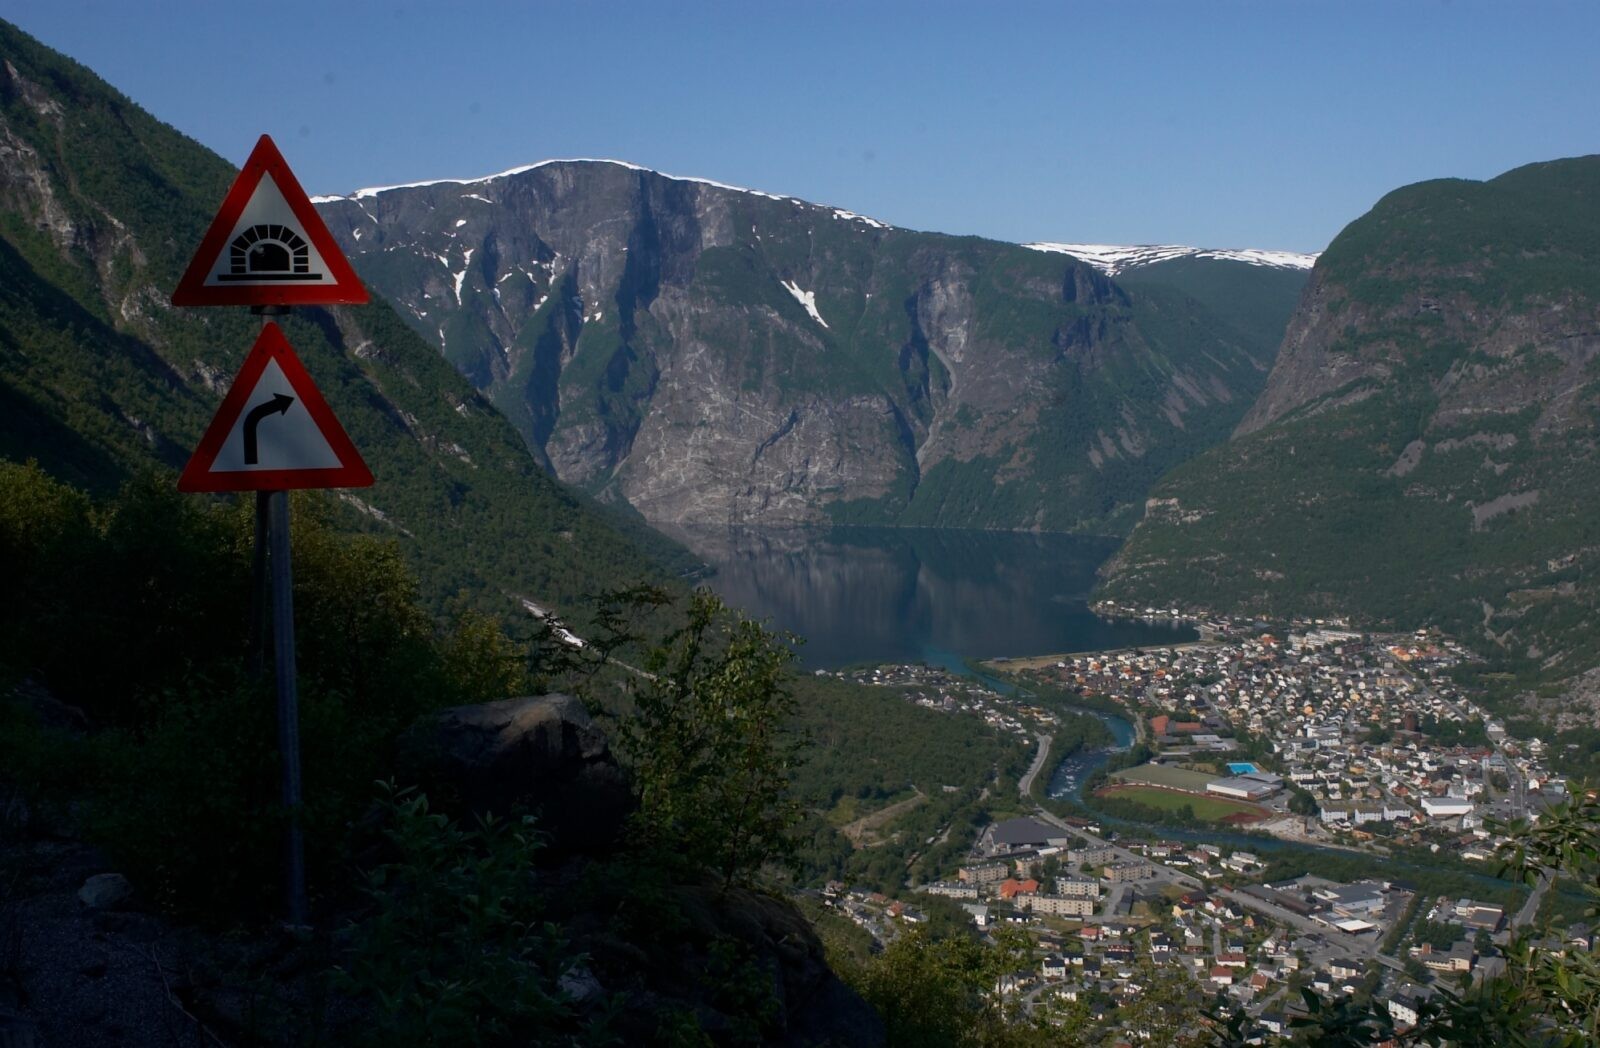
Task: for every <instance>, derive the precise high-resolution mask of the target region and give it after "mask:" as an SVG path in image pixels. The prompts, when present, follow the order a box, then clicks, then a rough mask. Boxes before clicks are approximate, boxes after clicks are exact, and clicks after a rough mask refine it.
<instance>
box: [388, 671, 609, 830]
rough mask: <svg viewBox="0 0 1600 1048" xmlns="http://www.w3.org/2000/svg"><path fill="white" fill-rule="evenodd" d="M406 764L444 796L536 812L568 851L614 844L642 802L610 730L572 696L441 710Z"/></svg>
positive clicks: (487, 808)
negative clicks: (635, 801) (614, 751)
mask: <svg viewBox="0 0 1600 1048" xmlns="http://www.w3.org/2000/svg"><path fill="white" fill-rule="evenodd" d="M401 769H402V772H403V774H404V776H405V777H406V778H408V779H411V780H413V781H415V782H417V783H418V784H419V785H421V786H422V787H423V788H424V789H426V790H428V791H429V792H430V795H432V796H434V797H436V798H437V799H438V800H439V801H441V802H443V803H449V802H451V801H456V802H459V803H460V805H462V806H463V807H464V808H465V809H467V810H468V811H471V812H475V813H495V814H504V813H506V812H509V811H512V810H518V809H520V810H525V811H529V812H532V813H533V814H535V815H537V816H538V818H539V828H540V830H542V831H543V832H544V833H546V834H548V835H549V839H550V845H551V851H552V853H554V854H558V855H559V854H567V853H572V852H585V853H598V852H604V851H607V850H609V849H610V848H611V847H612V846H613V845H614V844H615V843H616V842H617V838H618V836H619V834H620V832H621V829H622V824H623V821H624V820H625V819H626V818H627V816H628V813H629V811H630V810H631V806H632V794H631V793H630V791H629V789H628V784H627V780H626V778H625V777H624V776H623V773H622V769H621V767H620V766H618V764H617V762H616V759H615V758H613V757H612V755H611V748H610V746H609V745H608V744H607V742H606V737H605V733H604V732H602V731H601V730H600V728H599V727H598V726H597V725H596V724H595V723H594V721H593V720H592V719H591V718H590V717H589V714H588V711H586V710H585V709H584V708H583V703H581V702H579V701H578V700H577V699H575V698H573V697H572V696H570V695H534V696H527V697H524V698H519V699H504V700H502V701H500V702H488V703H483V704H482V705H477V706H456V707H452V708H450V709H446V710H440V711H439V712H438V713H437V714H434V715H432V716H430V717H427V718H425V719H424V720H422V721H420V722H419V723H418V724H417V725H415V726H414V727H413V728H412V729H411V731H410V732H408V733H407V735H406V737H405V738H404V739H403V740H402V744H401Z"/></svg>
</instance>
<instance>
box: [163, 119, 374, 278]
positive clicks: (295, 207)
mask: <svg viewBox="0 0 1600 1048" xmlns="http://www.w3.org/2000/svg"><path fill="white" fill-rule="evenodd" d="M365 301H367V289H366V288H365V287H363V286H362V284H361V281H360V280H359V279H358V278H357V277H356V274H355V270H353V269H351V268H350V263H349V262H348V261H347V260H346V259H345V257H344V253H343V252H342V251H340V250H339V245H338V244H336V243H334V240H333V236H332V235H331V234H329V232H328V227H327V226H325V225H324V224H323V222H322V219H321V218H320V217H319V216H318V215H317V210H316V208H314V207H312V206H311V201H310V200H309V199H308V198H307V197H306V194H305V190H303V189H301V188H300V183H299V181H297V180H296V179H295V177H294V172H292V171H290V170H289V165H288V164H287V163H285V162H284V159H283V155H282V154H281V153H279V152H278V147H277V146H275V145H273V143H272V139H271V138H270V137H268V136H267V135H262V136H261V139H260V141H258V142H257V143H256V147H255V149H254V150H252V151H251V153H250V159H249V160H247V161H245V165H244V168H243V169H242V170H241V171H240V172H239V177H238V178H236V179H234V182H233V188H231V189H229V190H228V195H227V197H226V199H224V200H223V202H222V207H221V209H220V210H219V211H218V212H217V217H216V218H214V219H212V221H211V227H210V228H209V229H208V230H206V235H205V238H204V239H203V240H201V241H200V249H199V250H198V251H196V252H195V256H194V261H192V262H190V263H189V268H188V269H187V270H186V271H185V272H184V274H183V279H182V280H180V281H179V282H178V287H177V290H176V291H174V292H173V293H172V304H173V305H175V306H312V305H333V304H336V303H361V302H365Z"/></svg>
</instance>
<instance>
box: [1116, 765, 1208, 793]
mask: <svg viewBox="0 0 1600 1048" xmlns="http://www.w3.org/2000/svg"><path fill="white" fill-rule="evenodd" d="M1111 777H1112V778H1113V779H1116V780H1117V781H1119V782H1128V783H1145V784H1147V785H1150V786H1170V787H1171V788H1172V789H1175V790H1188V791H1189V792H1190V793H1204V792H1206V783H1208V782H1215V781H1216V780H1217V779H1218V778H1219V777H1220V776H1216V775H1207V774H1206V773H1205V772H1200V771H1189V770H1188V769H1186V768H1174V767H1172V766H1170V765H1166V764H1141V765H1139V766H1138V767H1137V768H1127V769H1125V770H1123V771H1119V772H1113V773H1112V775H1111Z"/></svg>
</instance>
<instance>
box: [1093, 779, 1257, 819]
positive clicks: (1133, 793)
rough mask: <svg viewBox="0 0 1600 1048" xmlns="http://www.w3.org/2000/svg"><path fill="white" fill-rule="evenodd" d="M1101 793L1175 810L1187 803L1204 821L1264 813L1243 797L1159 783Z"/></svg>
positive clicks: (1148, 806)
mask: <svg viewBox="0 0 1600 1048" xmlns="http://www.w3.org/2000/svg"><path fill="white" fill-rule="evenodd" d="M1100 793H1101V795H1102V796H1106V797H1116V798H1118V799H1120V800H1126V801H1133V802H1135V803H1137V804H1142V805H1144V806H1145V807H1146V808H1155V809H1157V810H1159V811H1177V810H1178V809H1180V808H1182V807H1184V806H1185V805H1188V807H1189V808H1190V809H1191V810H1192V811H1193V812H1194V814H1195V818H1197V819H1204V820H1205V821H1207V822H1219V821H1221V820H1222V819H1226V818H1227V817H1228V816H1230V815H1258V816H1259V815H1265V814H1266V812H1265V811H1264V810H1263V809H1261V808H1258V807H1257V806H1256V805H1254V804H1246V803H1245V802H1244V801H1230V800H1227V799H1226V798H1223V797H1202V796H1201V795H1199V794H1197V793H1179V792H1177V791H1176V790H1168V789H1162V788H1161V787H1159V786H1108V787H1106V788H1105V789H1103V790H1101V791H1100Z"/></svg>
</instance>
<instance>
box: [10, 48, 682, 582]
mask: <svg viewBox="0 0 1600 1048" xmlns="http://www.w3.org/2000/svg"><path fill="white" fill-rule="evenodd" d="M0 55H4V57H5V59H6V60H7V61H8V62H9V63H11V65H12V66H13V67H14V68H15V69H16V70H17V73H18V76H17V77H12V76H10V75H9V74H7V75H5V76H4V77H3V78H0V106H3V108H0V115H3V118H4V121H5V125H6V127H7V128H8V129H9V130H10V132H11V133H12V134H14V135H16V136H17V137H18V138H20V139H21V140H22V141H24V142H25V143H27V144H28V146H30V147H31V149H32V150H33V151H34V152H35V153H36V154H37V157H38V158H39V160H38V163H39V165H40V167H41V170H42V171H43V172H44V175H45V179H46V184H47V185H48V192H49V195H50V206H51V207H52V208H54V209H55V213H56V214H57V215H58V216H60V217H64V218H65V220H66V221H67V222H70V224H71V227H72V230H73V232H72V234H70V236H68V237H66V238H60V237H58V236H53V235H52V234H51V233H50V232H48V231H47V230H46V229H44V228H42V227H41V222H40V215H41V214H42V213H43V212H44V210H45V209H44V207H43V206H42V205H41V203H40V200H39V198H38V197H37V196H32V195H29V193H28V192H26V191H25V190H19V189H18V188H17V185H16V184H15V183H12V184H10V185H8V186H6V190H7V192H6V195H5V197H3V198H0V202H3V204H4V207H3V208H0V406H3V407H4V408H5V409H6V410H4V411H3V412H0V454H3V455H5V456H6V457H8V458H13V459H20V458H26V457H31V458H37V459H38V460H39V461H40V462H41V463H42V464H44V465H45V466H46V467H47V468H49V469H50V470H51V471H52V472H54V473H56V474H57V475H59V476H62V477H64V478H66V479H69V480H71V481H72V482H74V483H76V484H79V485H82V486H84V487H87V488H90V489H99V490H104V489H106V488H109V487H113V486H115V485H117V484H118V483H120V482H121V481H122V480H124V479H125V478H127V477H128V476H130V475H132V474H134V473H137V472H139V471H141V470H146V469H150V468H165V469H172V468H176V467H178V466H180V465H181V464H182V462H183V461H184V459H185V458H186V455H187V451H188V449H189V448H190V447H192V445H193V443H194V441H195V440H196V439H197V438H198V436H199V434H200V431H201V430H202V429H203V427H204V425H205V423H206V421H207V420H208V418H209V416H210V414H211V412H212V411H213V410H214V407H215V404H216V402H217V400H218V399H219V398H220V393H221V387H220V385H219V384H225V383H226V382H227V380H228V377H229V376H230V375H231V374H232V372H233V371H234V370H235V369H236V368H237V366H238V364H239V362H240V361H241V360H242V359H243V355H244V353H245V351H246V350H247V349H248V348H249V346H250V344H251V342H252V341H253V339H254V335H255V327H256V322H255V321H253V320H252V319H251V318H249V317H248V316H247V315H245V311H244V310H242V309H237V310H218V309H214V310H205V311H201V310H172V309H171V308H170V307H168V306H167V305H166V302H165V296H166V293H167V292H168V290H169V289H170V288H171V287H172V286H173V285H174V284H175V283H176V280H177V276H178V274H179V272H180V271H181V268H182V266H183V265H184V264H185V263H186V262H187V260H188V254H189V252H190V251H191V250H192V248H193V246H194V245H195V244H196V243H198V241H199V238H200V234H201V233H202V232H203V230H204V227H205V225H206V223H207V222H208V221H209V220H210V217H211V215H212V213H213V211H214V209H215V207H216V206H217V204H218V202H220V200H221V199H222V196H223V194H224V192H225V190H226V189H227V186H228V185H229V183H230V182H231V180H232V178H233V174H234V172H233V169H232V168H231V167H230V165H228V164H227V163H226V162H225V161H224V160H222V158H220V157H218V156H216V155H215V154H213V153H211V152H209V151H208V150H206V149H204V148H203V147H201V146H199V145H198V144H196V143H195V142H193V141H192V140H190V139H188V138H186V137H184V136H183V135H181V134H179V133H178V132H176V131H175V130H173V129H172V128H170V127H168V126H166V125H164V124H162V123H160V122H159V121H157V120H155V119H154V118H152V117H151V116H150V115H149V114H147V113H145V112H144V111H143V110H141V109H139V108H138V107H137V106H135V105H134V104H133V103H132V102H130V101H129V100H128V99H127V98H126V97H124V96H122V95H120V94H119V93H117V92H116V91H115V90H114V89H112V88H111V87H110V86H108V85H107V84H105V83H104V82H103V81H101V80H99V79H98V78H96V77H95V76H94V75H93V74H92V73H90V72H89V71H88V70H86V69H84V68H83V67H82V66H79V65H77V64H76V63H73V62H72V61H70V60H68V59H66V58H64V57H62V56H60V55H58V54H55V53H54V52H51V51H50V50H49V49H47V48H45V47H43V46H42V45H40V44H38V43H37V42H36V41H34V40H32V39H31V38H29V37H27V36H26V35H25V34H23V33H21V32H20V31H18V30H16V29H15V28H13V27H11V26H9V25H6V24H4V23H0ZM63 239H65V243H63ZM284 328H285V331H286V333H287V334H288V336H289V339H290V341H291V343H292V344H293V345H294V346H295V347H296V349H297V350H298V352H299V353H300V355H301V357H302V359H303V360H304V361H305V363H306V365H307V367H308V369H309V370H310V371H311V373H312V376H313V377H314V378H315V380H316V381H317V383H318V384H319V386H320V387H321V389H322V391H323V392H324V394H325V395H326V396H327V397H328V400H329V402H330V403H331V404H332V405H333V407H334V409H335V411H336V412H337V414H338V415H339V417H340V419H341V420H342V422H343V423H344V425H345V427H346V428H347V429H348V430H349V431H350V434H351V436H352V438H353V439H354V440H355V441H356V443H357V445H358V446H359V447H360V448H361V449H362V451H363V454H364V455H365V457H366V458H367V459H368V462H369V464H370V465H371V466H372V467H373V470H374V472H375V474H376V475H377V478H378V483H377V484H376V486H374V487H373V488H371V489H370V490H368V491H364V492H360V493H359V495H360V497H361V498H362V499H363V500H364V501H365V502H366V503H368V504H369V505H371V506H373V507H376V509H378V510H379V511H381V512H382V513H383V514H384V515H385V517H384V522H383V523H377V522H376V520H375V518H373V517H371V516H367V515H361V514H357V513H356V512H354V511H346V516H347V522H348V523H349V524H351V525H352V526H366V527H372V528H375V529H377V530H380V531H382V532H385V533H387V534H391V535H394V536H395V537H397V538H398V539H399V540H400V541H401V545H402V547H403V549H404V550H405V552H406V554H407V556H408V559H409V560H410V561H411V563H412V565H413V567H414V568H415V569H416V570H417V571H418V572H419V574H420V576H421V578H422V580H423V582H424V587H425V590H426V592H427V593H428V594H429V595H430V596H431V597H432V598H433V599H434V600H435V602H436V606H437V603H438V602H441V601H442V600H443V599H444V598H446V597H448V596H451V595H453V594H454V593H455V592H456V591H457V590H460V589H466V590H470V591H472V592H473V593H474V594H475V595H478V596H480V597H481V598H484V599H487V600H488V601H489V602H490V604H491V605H493V606H496V607H497V608H504V607H505V605H504V604H503V603H500V598H499V596H498V595H499V594H503V593H504V594H509V593H516V594H519V595H526V596H529V597H533V598H535V599H537V600H540V601H544V602H549V603H553V604H556V605H558V606H568V607H570V606H572V605H573V604H574V603H575V602H577V601H578V600H579V599H580V598H581V597H582V596H583V595H584V594H586V593H588V592H592V591H593V590H595V589H597V588H599V587H601V586H604V585H608V584H614V583H623V582H628V581H633V580H635V579H638V578H645V577H649V578H660V577H663V575H665V574H669V573H671V571H674V570H677V569H678V568H681V567H683V566H686V564H687V561H686V559H684V558H683V557H682V555H681V554H680V553H678V552H677V551H676V549H675V547H673V546H671V545H670V544H669V543H667V542H666V541H665V540H662V539H660V538H658V537H655V536H653V533H650V532H648V531H647V530H646V529H644V528H643V527H642V526H640V525H638V524H636V523H632V522H630V521H627V520H626V519H624V518H621V517H614V516H612V515H611V514H609V513H607V512H605V511H600V510H597V509H596V507H594V506H593V505H592V504H589V503H587V502H585V501H584V500H582V499H581V498H579V497H576V496H574V495H573V494H571V493H570V492H568V491H566V490H565V489H564V488H562V487H561V486H560V485H558V484H556V483H554V482H553V481H551V480H550V479H548V478H547V477H546V476H544V475H543V474H542V473H540V472H539V471H538V470H537V469H536V468H534V466H533V464H532V463H531V461H530V460H529V459H528V457H527V454H526V452H525V450H524V448H523V446H522V442H521V441H520V440H519V439H518V437H517V435H516V433H515V432H514V431H513V430H512V429H511V427H510V426H509V425H507V424H506V423H505V422H504V420H503V419H501V418H500V417H499V416H498V414H497V413H495V412H494V411H493V410H492V408H491V407H490V406H489V405H488V404H487V402H485V401H484V400H483V399H482V398H481V397H480V396H478V395H477V394H476V393H475V392H474V391H473V390H472V389H471V387H470V386H468V385H467V384H466V383H465V382H464V381H462V380H461V379H460V377H459V376H458V375H456V373H455V372H454V371H453V370H452V369H451V368H450V367H449V365H448V364H447V363H445V362H444V361H442V360H441V359H440V358H439V357H438V354H437V353H435V352H434V351H433V350H432V349H430V348H429V347H428V346H426V345H425V344H424V343H422V342H421V340H419V339H418V338H417V337H416V336H415V335H414V334H413V333H412V332H411V331H410V330H409V329H408V328H406V326H405V325H404V324H403V323H401V322H400V321H399V319H398V318H397V317H396V316H395V315H394V314H393V312H392V311H391V310H390V309H389V308H388V307H387V306H386V305H383V304H381V303H380V304H374V305H370V306H364V307H356V308H341V309H337V310H321V309H308V310H302V311H300V312H299V313H298V314H297V315H296V316H294V317H292V318H290V319H289V320H288V321H287V322H286V323H285V324H284ZM664 563H669V564H672V565H673V567H672V568H670V569H669V568H664V567H663V564H664Z"/></svg>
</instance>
